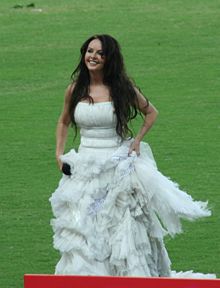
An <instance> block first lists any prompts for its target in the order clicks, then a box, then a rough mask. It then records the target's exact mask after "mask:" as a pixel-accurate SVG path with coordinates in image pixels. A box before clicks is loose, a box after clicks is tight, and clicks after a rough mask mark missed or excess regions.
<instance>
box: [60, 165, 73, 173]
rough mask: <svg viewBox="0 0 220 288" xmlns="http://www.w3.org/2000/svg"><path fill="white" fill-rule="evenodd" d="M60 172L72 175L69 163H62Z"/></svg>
mask: <svg viewBox="0 0 220 288" xmlns="http://www.w3.org/2000/svg"><path fill="white" fill-rule="evenodd" d="M62 172H63V174H65V175H68V176H70V175H72V173H71V167H70V165H69V164H67V163H63V166H62Z"/></svg>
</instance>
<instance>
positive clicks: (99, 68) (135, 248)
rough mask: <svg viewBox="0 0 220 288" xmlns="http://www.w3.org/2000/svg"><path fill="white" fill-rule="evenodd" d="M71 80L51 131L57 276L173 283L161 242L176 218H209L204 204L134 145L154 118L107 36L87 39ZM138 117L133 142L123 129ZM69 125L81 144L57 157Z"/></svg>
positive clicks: (172, 231)
mask: <svg viewBox="0 0 220 288" xmlns="http://www.w3.org/2000/svg"><path fill="white" fill-rule="evenodd" d="M72 76H73V83H72V84H71V85H70V86H69V87H68V88H67V91H66V95H65V101H64V108H63V112H62V113H61V116H60V118H59V121H58V125H57V147H56V158H57V162H58V165H59V168H60V169H61V170H63V172H64V174H63V177H62V179H61V181H60V184H59V186H58V188H57V190H56V191H55V192H54V193H53V195H52V197H51V198H50V201H51V204H52V209H53V213H54V216H55V219H53V220H52V221H51V224H52V226H53V230H54V247H55V248H56V249H58V250H59V251H60V252H61V254H62V257H61V259H60V261H59V262H58V264H57V266H56V274H80V275H119V276H174V274H173V273H172V272H171V270H170V260H169V257H168V254H167V251H166V249H165V246H164V242H163V238H164V236H165V235H167V234H169V235H171V236H173V235H175V234H176V233H180V232H181V224H180V218H185V219H189V220H193V219H197V218H199V217H205V216H209V215H210V211H209V210H208V209H207V203H203V202H196V201H193V199H192V198H191V197H190V196H189V195H188V194H186V193H185V192H183V191H181V190H180V189H179V188H178V186H177V185H176V184H175V183H173V182H172V181H171V180H169V179H168V178H166V177H165V176H163V175H162V174H161V173H160V172H159V171H158V170H157V167H156V164H155V161H154V158H153V155H152V153H151V150H150V148H149V146H148V145H147V144H146V143H143V142H141V140H142V139H143V137H144V135H145V134H146V133H147V132H148V131H149V129H150V128H151V126H152V125H153V123H154V122H155V120H156V118H157V114H158V112H157V110H156V108H155V107H154V106H153V105H152V104H151V103H150V102H149V101H148V100H147V99H146V98H145V97H144V96H143V95H142V94H141V92H140V91H139V90H138V89H137V88H136V87H135V86H134V84H133V83H132V82H131V81H130V80H129V78H128V76H127V75H126V72H125V69H124V64H123V58H122V55H121V52H120V47H119V44H118V43H117V41H116V40H115V39H114V38H113V37H111V36H109V35H96V36H92V37H91V38H89V39H88V40H87V41H86V42H85V43H84V44H83V46H82V47H81V60H80V62H79V65H78V66H77V68H76V69H75V71H74V72H73V75H72ZM139 111H140V112H141V114H142V115H143V116H144V117H143V125H142V127H141V128H140V131H139V132H138V133H137V135H136V136H135V138H132V137H131V136H132V132H131V130H130V129H129V126H128V124H129V121H130V120H132V119H133V118H135V117H136V115H137V113H138V112H139ZM71 123H72V124H73V125H74V126H75V127H76V126H78V127H79V129H80V134H81V142H80V146H79V149H78V152H75V150H71V151H70V152H69V153H67V154H65V155H63V153H64V147H65V142H66V137H67V130H68V127H69V126H70V124H71ZM66 174H67V175H66ZM186 275H187V276H190V277H192V275H191V274H190V275H189V274H186ZM179 276H180V275H179ZM197 276H198V275H197ZM199 276H201V275H199ZM202 276H203V275H202ZM204 277H205V276H204ZM206 277H212V275H206ZM213 277H214V276H213Z"/></svg>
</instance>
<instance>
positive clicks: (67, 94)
mask: <svg viewBox="0 0 220 288" xmlns="http://www.w3.org/2000/svg"><path fill="white" fill-rule="evenodd" d="M75 85H76V84H75V83H71V84H69V85H68V87H67V88H66V92H65V101H67V102H69V101H70V99H71V97H72V93H73V90H74V88H75Z"/></svg>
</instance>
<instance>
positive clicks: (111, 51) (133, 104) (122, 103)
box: [69, 34, 138, 139]
mask: <svg viewBox="0 0 220 288" xmlns="http://www.w3.org/2000/svg"><path fill="white" fill-rule="evenodd" d="M94 39H99V40H100V42H101V43H102V50H103V53H104V57H105V64H104V68H103V83H104V84H105V85H106V86H108V88H109V90H110V96H111V99H112V101H113V105H114V110H115V114H116V119H117V123H116V132H117V134H118V135H119V136H120V137H121V138H122V139H124V138H127V137H128V136H132V131H131V129H130V128H129V126H128V123H129V122H130V121H131V120H132V119H134V118H135V117H136V116H137V113H138V109H137V108H138V107H137V106H138V100H137V93H136V91H135V89H134V84H133V83H132V81H131V80H130V79H129V77H128V76H127V74H126V71H125V67H124V61H123V56H122V54H121V51H120V46H119V44H118V42H117V41H116V40H115V39H114V38H113V37H112V36H110V35H105V34H103V35H94V36H92V37H90V38H89V39H88V40H86V41H85V43H84V44H83V45H82V47H81V49H80V52H81V57H80V62H79V64H78V66H77V67H76V69H75V70H74V71H73V73H72V75H71V78H72V80H73V83H74V89H73V92H72V97H71V102H70V109H69V112H70V117H71V121H72V124H73V126H75V131H77V128H76V122H75V118H74V110H75V108H76V105H77V103H78V102H80V101H82V100H88V101H89V102H90V103H93V99H92V97H91V96H90V95H89V85H90V75H89V71H88V69H87V67H86V64H85V60H84V57H85V54H86V52H87V48H88V45H89V43H90V42H91V41H92V40H94Z"/></svg>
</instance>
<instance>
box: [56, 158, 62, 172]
mask: <svg viewBox="0 0 220 288" xmlns="http://www.w3.org/2000/svg"><path fill="white" fill-rule="evenodd" d="M56 160H57V166H58V168H59V170H60V171H62V167H63V163H62V162H61V160H60V158H59V157H56Z"/></svg>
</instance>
